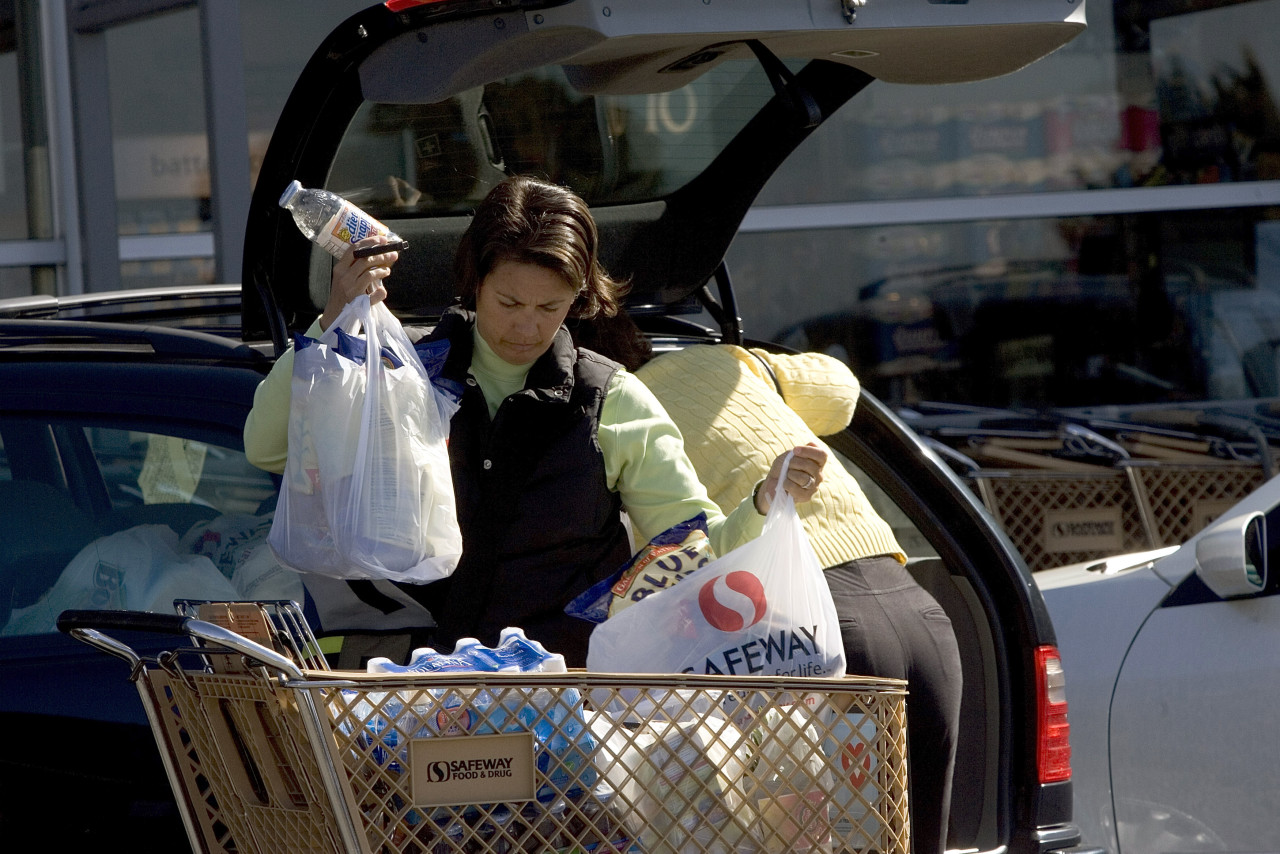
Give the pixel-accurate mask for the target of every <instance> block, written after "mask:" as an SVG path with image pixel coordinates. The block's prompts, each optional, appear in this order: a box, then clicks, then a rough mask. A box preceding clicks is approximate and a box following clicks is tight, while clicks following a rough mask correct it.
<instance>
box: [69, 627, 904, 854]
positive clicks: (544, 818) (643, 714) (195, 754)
mask: <svg viewBox="0 0 1280 854" xmlns="http://www.w3.org/2000/svg"><path fill="white" fill-rule="evenodd" d="M120 614H124V615H125V616H124V618H123V619H125V620H134V622H133V623H131V624H129V625H128V626H127V627H129V628H138V625H137V622H136V620H137V615H134V614H133V612H92V611H86V612H68V613H67V614H66V615H64V620H63V621H61V626H62V628H63V629H64V631H68V632H70V633H72V634H74V635H75V636H77V637H79V638H80V639H82V640H86V641H87V642H89V643H92V644H93V645H95V646H99V647H100V648H102V649H104V650H107V651H110V652H112V653H113V654H116V655H119V656H121V657H127V655H128V653H127V652H125V650H128V648H127V647H124V645H122V644H119V643H118V642H117V641H115V640H114V639H112V638H110V637H109V636H107V635H105V634H103V629H111V628H122V627H125V626H122V624H121V623H120V622H118V619H119V615H120ZM144 617H145V618H146V621H148V622H151V623H152V624H153V625H154V624H156V623H157V622H160V623H161V625H162V626H163V627H162V628H158V629H156V630H160V631H170V632H177V633H181V634H184V635H188V636H190V637H191V638H194V639H195V642H196V643H197V644H198V646H197V647H195V648H188V649H186V650H185V651H183V652H177V653H176V655H174V656H171V657H166V658H165V659H164V660H163V661H159V662H136V666H135V667H134V678H135V680H136V684H137V686H138V689H139V694H140V696H141V697H142V700H143V702H144V705H145V706H146V707H147V710H148V715H149V717H150V720H151V722H152V729H153V732H154V734H155V737H156V741H157V744H158V746H159V747H160V750H161V754H162V756H163V758H164V759H165V762H166V765H167V770H168V771H169V775H170V782H171V784H172V786H173V790H174V794H175V796H176V797H177V799H178V802H179V805H180V807H182V809H183V812H184V814H185V815H184V817H185V820H186V822H187V828H188V834H189V836H190V838H191V842H192V846H193V848H194V849H195V850H197V851H211V852H230V851H237V852H247V851H263V852H270V854H283V852H292V851H297V852H315V851H339V852H342V851H351V852H362V853H363V852H369V854H372V852H396V853H397V854H399V853H400V852H404V854H408V852H423V854H426V852H430V854H445V852H485V854H489V853H490V852H491V853H492V854H506V852H525V851H528V852H539V854H542V852H589V851H600V852H604V851H637V852H647V854H660V852H661V854H667V852H670V854H675V852H681V854H684V852H724V854H747V852H770V854H772V852H778V854H782V852H793V851H803V852H818V851H822V852H842V851H865V850H875V851H879V852H885V854H908V852H909V849H910V827H909V821H908V807H907V774H906V764H905V753H906V718H905V701H906V691H905V685H904V683H902V682H901V681H899V680H889V679H871V678H858V677H848V678H844V679H808V678H738V677H721V676H680V677H676V676H631V675H620V674H597V673H587V672H570V673H567V674H566V673H525V674H519V673H500V674H495V673H449V674H430V675H427V674H397V675H395V676H394V677H393V676H389V675H386V674H367V673H363V672H348V671H330V670H327V669H325V668H324V666H323V664H322V662H323V659H320V658H318V657H308V651H309V650H311V649H314V647H313V646H310V641H309V640H307V639H305V638H304V639H303V641H302V642H300V643H287V642H286V643H281V642H278V641H276V642H273V644H272V646H275V647H277V648H280V649H282V650H283V651H284V654H282V652H278V651H276V650H275V649H269V648H267V647H265V646H262V645H259V644H256V643H254V642H252V641H248V640H247V639H245V638H243V637H241V636H239V635H238V634H236V633H234V632H232V631H230V630H228V629H226V628H224V627H221V626H217V625H215V624H213V623H210V622H207V621H203V620H198V619H194V618H191V617H184V616H174V617H172V619H170V618H169V615H155V614H148V615H144ZM273 619H275V615H273ZM174 621H176V622H174ZM303 625H304V626H305V623H304V624H303ZM144 627H146V626H144ZM122 648H123V649H122ZM299 651H300V652H301V655H302V656H304V657H302V658H298V657H297V656H298V653H299ZM244 659H248V660H249V661H250V662H251V666H250V667H247V668H244V669H245V670H246V671H247V672H219V671H234V670H236V669H238V668H239V664H241V663H242V662H243V660H244ZM295 659H296V660H295ZM218 661H221V662H224V663H226V662H228V661H234V662H235V664H234V665H233V666H230V667H226V666H222V665H221V664H217V665H215V662H218ZM298 661H302V662H303V665H302V666H300V665H299V664H298V663H297V662H298ZM317 664H319V665H320V666H308V665H317Z"/></svg>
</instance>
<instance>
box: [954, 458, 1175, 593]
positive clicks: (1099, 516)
mask: <svg viewBox="0 0 1280 854" xmlns="http://www.w3.org/2000/svg"><path fill="white" fill-rule="evenodd" d="M970 482H971V483H972V484H973V486H974V488H975V489H976V490H977V492H978V495H979V496H980V497H981V498H982V502H983V504H985V505H986V507H987V509H988V510H989V511H991V515H992V516H994V517H995V519H996V521H997V522H998V523H999V524H1000V527H1001V528H1002V529H1003V530H1004V532H1005V533H1006V534H1007V535H1008V536H1009V539H1010V540H1012V541H1013V544H1014V546H1015V547H1016V548H1017V549H1018V551H1019V552H1020V553H1021V554H1022V557H1023V559H1024V560H1025V561H1026V562H1027V566H1028V567H1030V568H1031V570H1032V571H1035V570H1040V569H1048V568H1050V567H1054V566H1063V565H1065V564H1069V563H1076V562H1079V561H1086V560H1093V559H1095V558H1104V557H1108V556H1111V555H1116V554H1123V553H1124V552H1131V551H1140V550H1142V549H1148V548H1151V547H1152V541H1151V539H1150V535H1149V533H1148V529H1147V524H1146V521H1145V518H1144V515H1143V514H1144V510H1143V508H1142V507H1140V506H1139V503H1138V499H1137V496H1136V495H1135V494H1134V491H1133V485H1132V483H1131V482H1130V479H1129V477H1128V476H1127V475H1126V473H1125V472H1124V471H1123V470H1121V469H1118V468H1116V469H1112V468H1101V467H1099V468H1098V469H1097V471H1092V472H1059V471H1036V470H1015V471H991V470H983V471H980V472H977V473H974V474H972V475H970Z"/></svg>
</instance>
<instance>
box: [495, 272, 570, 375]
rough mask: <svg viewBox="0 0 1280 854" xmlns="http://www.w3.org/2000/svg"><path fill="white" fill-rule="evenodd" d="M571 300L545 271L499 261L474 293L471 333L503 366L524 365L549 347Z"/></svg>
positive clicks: (566, 290)
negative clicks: (474, 321)
mask: <svg viewBox="0 0 1280 854" xmlns="http://www.w3.org/2000/svg"><path fill="white" fill-rule="evenodd" d="M576 296H577V290H576V289H575V288H573V287H572V286H570V284H569V283H568V282H566V281H565V280H564V279H563V278H562V277H561V276H560V274H559V273H556V272H554V271H552V270H548V269H547V268H546V267H540V266H538V265H537V264H529V263H525V262H523V261H499V262H498V264H497V266H495V267H494V268H493V269H492V270H490V271H489V275H487V276H485V277H484V281H483V282H481V283H480V289H479V291H478V292H477V293H476V329H477V330H479V332H480V337H482V338H484V340H485V343H486V344H488V345H489V346H490V347H492V348H493V352H495V353H497V354H498V356H499V357H500V358H501V359H502V360H503V361H504V362H507V363H508V364H512V365H528V364H531V363H532V362H535V361H537V359H538V357H539V356H541V355H542V354H543V353H545V352H547V350H548V349H550V348H551V341H552V340H553V339H554V338H555V335H556V330H557V329H559V328H560V324H562V323H564V319H565V317H567V316H568V314H569V308H570V307H571V306H572V305H573V300H574V297H576Z"/></svg>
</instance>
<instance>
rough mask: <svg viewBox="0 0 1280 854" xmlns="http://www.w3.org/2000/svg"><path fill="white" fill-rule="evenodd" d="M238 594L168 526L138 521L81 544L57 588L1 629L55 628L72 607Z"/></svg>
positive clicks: (162, 609) (129, 607)
mask: <svg viewBox="0 0 1280 854" xmlns="http://www.w3.org/2000/svg"><path fill="white" fill-rule="evenodd" d="M239 598H240V595H239V593H238V591H237V590H236V588H235V585H234V584H232V583H231V581H230V579H228V578H227V577H226V576H224V575H223V574H222V573H221V572H219V571H218V568H217V567H216V566H214V565H213V562H212V561H211V560H209V558H207V557H205V556H204V555H199V554H192V553H191V552H189V551H186V550H185V549H181V548H180V547H179V545H178V535H177V534H176V533H174V531H173V529H172V528H170V527H169V526H168V525H136V526H134V527H132V528H127V529H125V530H123V531H119V532H117V533H114V534H111V535H109V536H105V537H99V538H98V539H96V540H94V541H93V542H91V543H89V544H88V545H87V546H85V547H84V548H83V549H81V550H80V553H79V554H77V555H76V556H75V557H74V558H72V559H71V562H70V563H68V564H67V568H66V569H64V570H63V571H62V574H61V575H59V576H58V580H57V581H56V582H55V583H54V585H53V587H51V588H49V591H48V592H47V593H45V594H44V596H42V597H40V599H39V601H37V602H36V603H35V604H33V605H30V606H28V607H26V608H18V609H16V610H15V611H14V612H13V615H12V616H11V617H10V619H9V622H8V624H7V625H6V626H5V627H4V630H3V632H0V634H5V635H34V634H42V633H45V632H52V631H54V630H55V628H56V627H55V622H56V620H57V619H58V615H59V614H61V613H62V612H63V611H66V610H68V609H93V610H101V609H112V610H126V611H155V612H159V613H173V600H174V599H211V600H215V601H231V600H235V599H239Z"/></svg>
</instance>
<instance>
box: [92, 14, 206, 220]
mask: <svg viewBox="0 0 1280 854" xmlns="http://www.w3.org/2000/svg"><path fill="white" fill-rule="evenodd" d="M106 37H107V57H108V73H109V76H110V81H111V125H112V136H113V148H114V155H115V177H116V195H117V199H118V216H119V223H120V233H121V234H122V235H135V234H139V235H141V234H168V233H174V232H194V231H207V230H208V229H209V227H210V224H209V145H208V140H207V139H206V136H205V111H204V95H203V93H204V84H203V76H202V75H203V69H202V66H201V61H200V53H201V51H200V19H199V15H198V13H197V11H196V10H195V9H187V10H183V11H179V12H170V13H167V14H163V15H156V16H152V17H148V18H143V19H140V20H137V21H133V22H131V23H128V24H122V25H119V26H115V27H111V28H110V29H108V30H107V33H106Z"/></svg>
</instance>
